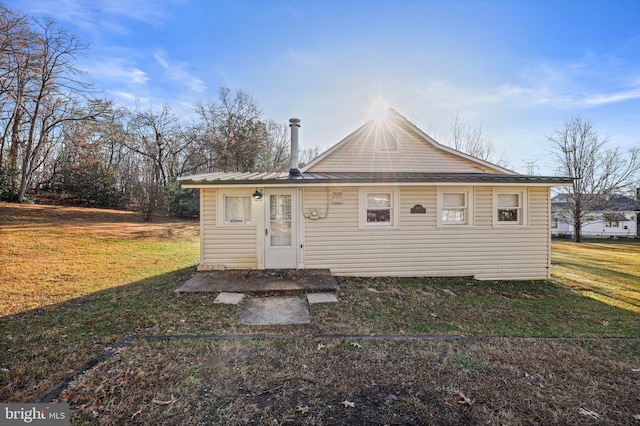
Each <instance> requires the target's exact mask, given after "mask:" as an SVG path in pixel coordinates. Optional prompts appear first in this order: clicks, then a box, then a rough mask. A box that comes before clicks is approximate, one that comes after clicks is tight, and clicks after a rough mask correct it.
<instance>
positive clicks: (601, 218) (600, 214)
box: [551, 189, 640, 238]
mask: <svg viewBox="0 0 640 426" xmlns="http://www.w3.org/2000/svg"><path fill="white" fill-rule="evenodd" d="M638 199H640V189H638V197H637V199H636V200H634V199H633V198H630V197H627V196H624V195H616V194H614V195H611V196H609V197H608V198H607V199H606V200H603V202H602V203H601V204H600V205H599V206H598V208H597V209H595V210H594V211H593V212H591V213H590V214H588V215H587V218H586V220H585V221H584V223H583V224H582V226H581V231H582V232H581V234H582V237H584V238H638V237H640V227H639V226H638V224H639V223H640V203H638ZM551 212H552V214H551V235H552V236H554V237H568V238H573V237H574V229H573V224H572V222H571V219H570V214H569V212H568V207H567V202H566V199H565V196H564V195H556V196H555V197H553V198H552V200H551Z"/></svg>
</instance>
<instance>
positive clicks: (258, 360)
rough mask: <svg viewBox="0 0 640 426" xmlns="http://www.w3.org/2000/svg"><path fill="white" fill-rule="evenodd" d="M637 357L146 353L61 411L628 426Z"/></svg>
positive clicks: (581, 346) (176, 420)
mask: <svg viewBox="0 0 640 426" xmlns="http://www.w3.org/2000/svg"><path fill="white" fill-rule="evenodd" d="M320 343H321V344H323V345H324V347H322V348H321V349H318V344H320ZM639 357H640V346H639V345H638V343H637V342H620V341H618V342H598V341H586V342H585V341H583V342H569V341H558V340H537V339H515V340H514V339H480V340H476V339H472V340H457V341H442V340H421V341H415V340H413V341H412V340H393V341H389V340H344V339H332V338H323V339H314V338H307V339H290V340H282V339H278V340H271V339H269V340H235V341H191V342H188V341H163V342H139V343H137V344H135V345H133V346H131V347H130V348H128V349H126V350H124V351H123V352H121V353H119V354H118V355H117V356H116V357H115V358H114V359H112V360H110V361H109V362H107V363H105V364H103V365H100V366H99V367H98V368H96V369H94V370H92V371H91V372H89V373H87V374H85V375H84V376H82V378H80V379H79V380H77V381H75V382H74V383H72V385H71V386H70V387H69V389H68V390H67V391H66V392H65V393H64V394H63V395H62V397H61V400H62V401H66V402H69V403H71V404H72V406H74V407H76V409H77V410H78V411H77V414H78V416H79V418H78V419H77V420H78V421H80V418H81V419H82V420H83V421H87V422H90V423H92V424H157V425H161V424H167V425H177V424H225V425H249V424H251V425H254V424H255V425H283V424H291V425H377V424H380V425H383V424H386V425H393V424H412V425H421V424H438V425H440V424H446V425H474V424H494V425H531V424H563V425H570V424H574V425H582V424H598V425H625V424H629V425H631V424H636V420H634V417H633V416H634V415H637V414H639V412H640V400H639V397H638V394H637V383H638V379H639V378H640V372H634V371H633V367H638V364H637V362H638V359H640V358H639ZM459 392H462V394H464V395H465V396H466V397H467V398H469V401H470V402H471V401H472V402H473V403H472V404H468V403H467V404H463V403H460V402H459V401H461V400H460V394H459ZM345 401H348V402H350V403H353V407H351V406H345V405H349V404H347V403H346V402H345ZM163 402H166V404H164V403H163ZM461 402H462V401H461ZM587 411H588V412H592V413H594V414H592V415H589V414H586V413H587ZM594 416H597V417H594Z"/></svg>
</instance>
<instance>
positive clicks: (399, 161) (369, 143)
mask: <svg viewBox="0 0 640 426" xmlns="http://www.w3.org/2000/svg"><path fill="white" fill-rule="evenodd" d="M369 129H370V128H369V127H365V128H363V129H362V130H361V131H359V132H358V133H356V134H354V135H352V139H351V140H349V141H348V143H346V144H344V145H343V146H341V147H339V148H337V149H336V151H334V152H333V153H331V155H329V156H327V157H326V158H324V159H323V160H321V161H320V162H319V163H317V164H315V165H314V166H313V167H311V168H309V169H308V170H307V171H309V172H344V171H345V170H348V171H350V172H372V171H375V172H398V171H403V172H430V173H495V171H491V170H490V169H485V168H483V167H482V166H481V165H479V164H478V163H474V162H472V161H469V160H466V159H464V158H462V157H458V156H455V155H453V154H450V153H448V152H445V151H442V150H439V149H436V148H434V147H433V146H432V145H430V144H429V143H428V142H426V141H424V140H422V139H421V138H420V137H418V136H417V135H415V134H413V133H412V132H410V131H408V130H406V129H403V128H400V127H399V128H397V129H396V130H395V131H394V132H393V133H394V135H397V138H398V150H397V151H378V150H376V146H377V145H376V141H375V135H374V133H373V132H370V131H368V130H369Z"/></svg>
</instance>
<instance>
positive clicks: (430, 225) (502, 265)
mask: <svg viewBox="0 0 640 426" xmlns="http://www.w3.org/2000/svg"><path fill="white" fill-rule="evenodd" d="M501 189H502V187H501ZM520 189H522V188H520ZM334 191H341V192H342V203H341V204H334V203H332V202H331V194H330V192H334ZM398 191H399V223H398V227H395V228H386V229H382V228H378V229H368V228H363V227H361V226H360V223H359V216H358V208H359V189H358V188H356V187H343V188H341V189H336V188H331V189H330V192H329V197H330V198H329V204H328V206H329V209H328V212H326V218H325V219H317V220H311V219H309V218H306V219H304V220H305V223H304V229H305V245H304V247H305V254H304V263H305V267H306V268H329V269H331V271H332V272H333V273H334V274H336V275H352V276H473V277H475V278H478V279H483V280H490V279H546V278H548V277H549V264H550V252H549V250H550V249H549V226H550V224H549V216H550V211H549V188H547V187H531V188H529V189H528V191H527V193H528V204H527V210H528V212H527V213H528V218H527V219H528V222H527V225H525V226H515V227H514V226H504V225H502V226H496V225H494V220H493V214H494V211H493V206H492V203H493V201H492V200H493V196H492V194H493V189H492V188H490V187H476V188H474V189H473V194H474V200H473V201H474V203H473V204H474V208H473V211H474V221H473V226H451V225H449V226H438V224H437V207H436V203H437V187H435V186H424V187H420V186H405V187H399V188H398ZM302 197H303V209H304V210H305V211H308V210H310V209H313V208H318V209H320V210H321V211H323V212H324V210H325V206H326V205H327V191H326V188H304V189H303V196H302ZM416 204H421V205H422V206H424V207H425V208H426V213H424V214H411V213H410V209H411V208H412V207H413V206H414V205H416Z"/></svg>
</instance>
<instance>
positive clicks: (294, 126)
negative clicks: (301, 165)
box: [289, 118, 301, 179]
mask: <svg viewBox="0 0 640 426" xmlns="http://www.w3.org/2000/svg"><path fill="white" fill-rule="evenodd" d="M289 127H291V167H290V168H289V178H292V179H298V178H300V177H301V174H300V169H298V129H299V128H300V119H299V118H290V119H289Z"/></svg>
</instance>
